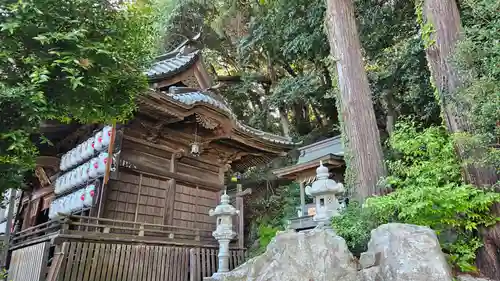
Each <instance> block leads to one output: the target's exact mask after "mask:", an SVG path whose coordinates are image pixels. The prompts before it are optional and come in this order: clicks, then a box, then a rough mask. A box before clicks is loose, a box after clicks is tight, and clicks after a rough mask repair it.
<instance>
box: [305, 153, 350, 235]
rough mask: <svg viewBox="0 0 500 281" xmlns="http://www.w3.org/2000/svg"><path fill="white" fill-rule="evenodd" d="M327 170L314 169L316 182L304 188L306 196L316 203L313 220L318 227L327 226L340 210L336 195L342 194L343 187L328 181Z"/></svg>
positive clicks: (321, 167)
mask: <svg viewBox="0 0 500 281" xmlns="http://www.w3.org/2000/svg"><path fill="white" fill-rule="evenodd" d="M329 177H330V173H329V172H328V168H327V167H325V166H323V163H322V162H320V166H319V167H318V168H317V169H316V180H315V181H314V182H313V184H312V185H311V186H307V187H306V190H305V191H306V194H307V195H309V196H313V197H314V199H315V202H316V215H315V216H314V217H313V220H314V221H316V222H318V225H319V226H329V225H330V219H331V218H332V217H333V216H335V215H338V214H339V210H340V209H341V206H340V203H339V200H338V199H337V197H336V196H335V195H336V194H339V193H343V192H344V185H343V184H342V183H337V182H335V181H334V180H332V179H330V178H329Z"/></svg>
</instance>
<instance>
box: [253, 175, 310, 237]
mask: <svg viewBox="0 0 500 281" xmlns="http://www.w3.org/2000/svg"><path fill="white" fill-rule="evenodd" d="M298 206H300V189H299V186H298V184H296V183H293V184H290V185H285V186H279V187H278V188H276V189H274V190H269V192H267V193H264V194H262V196H261V197H260V198H256V199H255V200H252V202H251V203H250V206H249V207H250V209H251V210H252V211H251V213H250V218H251V220H252V221H254V222H255V223H256V224H257V225H259V226H261V225H264V226H269V227H274V228H279V229H284V227H285V226H286V225H287V221H288V219H290V218H292V217H296V216H297V209H296V208H297V207H298Z"/></svg>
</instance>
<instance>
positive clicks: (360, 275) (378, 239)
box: [207, 223, 480, 281]
mask: <svg viewBox="0 0 500 281" xmlns="http://www.w3.org/2000/svg"><path fill="white" fill-rule="evenodd" d="M358 266H359V268H360V269H361V270H359V271H358V270H357V269H358ZM207 280H222V281H452V280H453V279H452V275H451V271H450V268H449V267H448V264H447V262H446V259H445V257H444V254H443V253H442V252H441V248H440V246H439V242H438V240H437V237H436V234H435V233H434V231H432V230H431V229H429V228H427V227H421V226H416V225H407V224H396V223H391V224H386V225H382V226H380V227H378V228H377V229H374V230H373V231H372V233H371V239H370V242H369V244H368V251H367V252H366V253H363V254H362V255H361V258H360V262H359V265H358V263H357V262H356V261H355V260H354V259H353V256H352V254H351V253H350V252H349V250H348V249H347V245H346V243H345V241H344V239H343V238H341V237H339V236H337V235H336V234H335V233H334V231H333V230H329V229H321V228H316V229H314V230H311V231H306V232H299V233H296V232H294V231H291V232H281V233H279V234H278V235H277V236H276V237H275V238H274V239H273V241H272V242H271V243H270V244H269V246H268V247H267V251H266V252H265V253H264V254H262V255H260V256H258V257H256V258H254V259H251V260H249V261H248V262H246V263H244V264H243V265H241V266H240V267H238V268H236V269H235V270H233V271H231V272H228V273H224V274H222V275H215V276H213V277H212V278H207ZM464 281H465V279H464ZM471 281H472V280H471ZM477 281H480V280H477Z"/></svg>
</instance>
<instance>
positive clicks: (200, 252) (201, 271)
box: [189, 248, 245, 281]
mask: <svg viewBox="0 0 500 281" xmlns="http://www.w3.org/2000/svg"><path fill="white" fill-rule="evenodd" d="M218 254H219V250H218V249H205V248H194V249H191V250H190V252H189V255H190V265H189V266H190V281H202V280H203V277H210V276H212V275H213V274H214V273H215V272H217V269H218V258H217V255H218ZM244 261H245V251H244V250H231V251H230V256H229V270H233V269H235V268H236V267H238V266H239V265H241V264H243V262H244Z"/></svg>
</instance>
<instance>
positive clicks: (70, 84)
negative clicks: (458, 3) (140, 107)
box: [0, 0, 158, 188]
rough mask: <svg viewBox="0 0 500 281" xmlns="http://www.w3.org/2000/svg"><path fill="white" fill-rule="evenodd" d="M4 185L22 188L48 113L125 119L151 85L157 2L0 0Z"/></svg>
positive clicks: (87, 119) (0, 178) (0, 177)
mask: <svg viewBox="0 0 500 281" xmlns="http://www.w3.org/2000/svg"><path fill="white" fill-rule="evenodd" d="M0 11H2V12H1V13H0V42H2V44H0V109H1V110H0V112H1V113H0V117H1V118H0V155H1V156H0V186H1V187H2V188H11V187H14V188H18V187H19V186H20V181H21V180H22V178H23V176H24V174H25V172H27V171H29V170H31V168H32V167H33V164H34V158H35V156H36V155H37V150H36V143H33V141H32V139H31V136H32V135H33V134H37V133H38V130H39V126H40V123H41V122H42V121H43V120H60V121H63V122H69V121H70V120H73V121H78V122H82V123H92V122H112V121H123V120H126V119H127V118H129V117H130V116H131V114H132V113H133V111H134V110H135V98H136V97H137V96H138V95H139V94H141V93H142V92H144V91H145V90H146V89H147V81H146V77H145V75H144V74H143V70H144V67H145V66H146V64H147V63H148V62H149V61H150V58H151V55H152V54H153V51H154V50H155V48H156V45H157V43H156V40H157V39H156V38H157V36H158V34H157V30H158V25H157V24H156V23H155V21H156V16H155V13H154V10H153V8H152V5H151V3H149V2H147V1H139V2H136V3H135V4H118V3H117V2H113V3H111V2H108V1H100V0H91V1H83V0H75V1H62V2H61V1H55V0H37V1H33V0H25V1H10V0H1V1H0Z"/></svg>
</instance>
